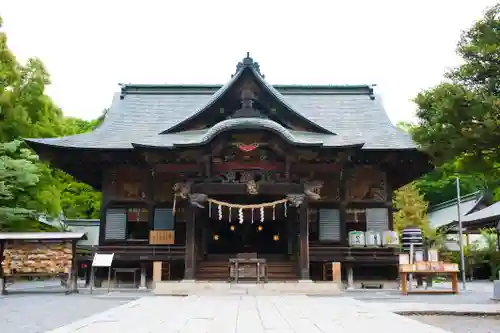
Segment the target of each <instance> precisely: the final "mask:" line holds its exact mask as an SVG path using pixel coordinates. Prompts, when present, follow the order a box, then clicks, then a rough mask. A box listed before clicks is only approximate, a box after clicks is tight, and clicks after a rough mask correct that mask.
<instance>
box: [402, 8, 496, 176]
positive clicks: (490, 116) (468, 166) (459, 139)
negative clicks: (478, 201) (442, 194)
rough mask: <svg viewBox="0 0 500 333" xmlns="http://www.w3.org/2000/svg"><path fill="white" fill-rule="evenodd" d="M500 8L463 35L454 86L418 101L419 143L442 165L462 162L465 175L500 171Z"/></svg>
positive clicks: (451, 75) (414, 131)
mask: <svg viewBox="0 0 500 333" xmlns="http://www.w3.org/2000/svg"><path fill="white" fill-rule="evenodd" d="M499 50H500V4H497V5H495V6H493V7H491V8H489V9H488V10H487V11H486V12H485V15H484V17H483V18H482V19H480V20H479V21H477V22H476V23H475V24H474V26H473V27H472V28H471V29H469V30H468V31H465V32H464V33H463V34H462V37H461V39H460V42H459V44H458V47H457V52H458V54H459V55H460V56H461V57H462V59H463V64H462V65H461V66H459V67H458V68H455V69H453V70H451V71H449V73H447V78H448V79H449V82H445V83H442V84H440V85H438V86H436V87H434V88H432V89H429V90H426V91H423V92H422V93H420V94H418V95H417V97H416V98H415V102H416V104H417V107H418V109H417V117H418V124H417V126H415V127H414V128H412V129H411V132H412V134H413V137H414V139H415V140H416V141H417V142H418V143H419V144H420V145H421V146H422V148H423V149H424V150H425V151H427V152H428V153H430V155H431V156H432V157H433V158H434V159H435V161H436V163H437V164H438V165H440V164H442V163H446V162H449V161H452V160H455V159H456V158H457V157H458V158H459V159H458V160H457V162H458V164H457V167H459V169H460V170H462V171H467V172H474V173H475V172H477V173H483V174H492V173H493V174H496V173H498V172H499V171H500V131H499V130H498V128H500V51H499Z"/></svg>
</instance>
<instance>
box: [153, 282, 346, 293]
mask: <svg viewBox="0 0 500 333" xmlns="http://www.w3.org/2000/svg"><path fill="white" fill-rule="evenodd" d="M153 293H154V294H156V295H169V296H178V295H182V296H187V295H324V296H335V295H340V294H341V293H342V291H341V290H340V288H339V286H338V285H337V284H336V283H333V282H313V281H299V282H268V283H259V284H257V283H228V282H207V281H180V282H173V281H162V282H156V284H155V286H154V289H153Z"/></svg>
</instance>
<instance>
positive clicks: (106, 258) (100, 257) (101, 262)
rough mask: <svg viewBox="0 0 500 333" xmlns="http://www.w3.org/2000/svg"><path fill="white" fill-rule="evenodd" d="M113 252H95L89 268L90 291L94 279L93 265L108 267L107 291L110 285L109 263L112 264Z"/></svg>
mask: <svg viewBox="0 0 500 333" xmlns="http://www.w3.org/2000/svg"><path fill="white" fill-rule="evenodd" d="M114 256H115V254H114V253H96V254H95V255H94V260H93V261H92V267H91V268H90V293H91V294H92V287H93V286H94V281H95V270H94V268H95V267H108V293H109V290H110V287H111V265H112V264H113V258H114Z"/></svg>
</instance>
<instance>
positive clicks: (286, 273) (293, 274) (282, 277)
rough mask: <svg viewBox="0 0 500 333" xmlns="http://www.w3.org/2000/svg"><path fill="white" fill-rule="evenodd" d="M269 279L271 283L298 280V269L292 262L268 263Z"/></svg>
mask: <svg viewBox="0 0 500 333" xmlns="http://www.w3.org/2000/svg"><path fill="white" fill-rule="evenodd" d="M267 277H268V279H269V281H292V280H297V269H296V266H295V263H294V262H291V261H282V262H280V261H274V262H273V261H270V262H268V263H267Z"/></svg>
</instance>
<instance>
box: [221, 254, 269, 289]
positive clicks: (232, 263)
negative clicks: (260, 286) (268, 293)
mask: <svg viewBox="0 0 500 333" xmlns="http://www.w3.org/2000/svg"><path fill="white" fill-rule="evenodd" d="M240 278H255V279H256V280H257V283H260V281H261V279H262V278H263V279H264V280H265V281H267V261H266V259H260V258H231V259H229V279H230V280H231V281H234V282H236V283H238V280H239V279H240Z"/></svg>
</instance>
